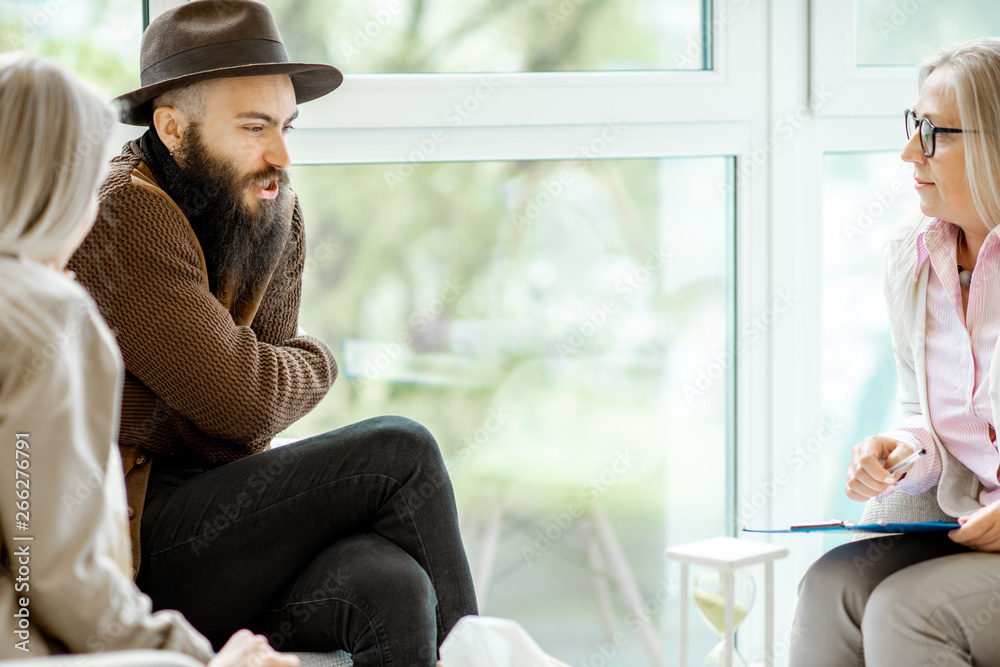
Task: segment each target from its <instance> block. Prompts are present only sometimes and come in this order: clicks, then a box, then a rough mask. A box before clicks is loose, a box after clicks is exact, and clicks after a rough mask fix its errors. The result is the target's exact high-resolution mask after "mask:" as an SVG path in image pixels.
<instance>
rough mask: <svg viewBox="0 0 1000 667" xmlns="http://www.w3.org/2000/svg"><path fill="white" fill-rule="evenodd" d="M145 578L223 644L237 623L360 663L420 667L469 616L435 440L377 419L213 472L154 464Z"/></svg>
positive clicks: (165, 603) (278, 641) (472, 602)
mask: <svg viewBox="0 0 1000 667" xmlns="http://www.w3.org/2000/svg"><path fill="white" fill-rule="evenodd" d="M141 539H142V563H141V566H140V568H139V577H138V584H139V587H140V588H141V589H142V590H143V591H144V592H146V593H147V594H148V595H149V596H150V597H151V598H152V600H153V605H154V608H156V609H177V610H180V611H181V612H182V613H183V614H184V615H185V616H186V617H187V618H188V619H189V620H190V621H191V623H192V624H193V625H194V626H195V627H196V628H198V629H199V630H200V631H201V632H202V633H204V634H205V636H207V637H208V638H209V640H211V642H212V644H213V645H214V646H215V648H216V650H218V648H219V647H221V646H222V644H223V643H225V641H226V640H227V639H228V638H229V636H230V635H231V634H232V633H233V632H235V631H236V630H238V629H240V628H244V627H247V628H250V629H251V630H254V631H255V632H259V633H261V634H265V635H267V636H268V638H269V640H270V641H271V644H272V645H273V646H274V647H275V648H276V649H278V650H281V651H334V650H337V649H342V650H345V651H347V652H348V653H350V654H352V659H353V661H354V664H355V665H356V666H357V667H367V666H369V665H371V666H374V665H379V666H381V667H389V666H392V667H397V666H399V667H402V666H406V667H410V666H411V665H412V666H416V667H427V666H429V665H433V664H434V662H435V661H436V659H437V647H438V646H440V644H441V642H442V641H443V639H444V637H445V635H446V634H447V633H448V631H449V630H450V629H451V628H452V626H453V625H454V624H455V623H456V622H457V621H458V619H459V618H461V617H462V616H465V615H467V614H475V613H476V599H475V593H474V590H473V585H472V575H471V573H470V571H469V564H468V560H467V558H466V555H465V551H464V549H463V546H462V541H461V537H460V535H459V531H458V519H457V513H456V509H455V497H454V493H453V491H452V487H451V482H450V480H449V479H448V474H447V471H446V469H445V465H444V461H443V459H442V458H441V453H440V451H439V449H438V446H437V443H436V442H435V440H434V438H433V436H431V434H430V433H429V432H428V431H427V429H425V428H424V427H422V426H420V425H419V424H417V423H416V422H413V421H411V420H409V419H405V418H402V417H380V418H376V419H369V420H366V421H363V422H359V423H357V424H353V425H351V426H347V427H344V428H341V429H337V430H335V431H331V432H329V433H324V434H322V435H318V436H315V437H312V438H309V439H307V440H302V441H299V442H295V443H292V444H289V445H286V446H284V447H279V448H277V449H274V450H269V451H266V452H262V453H260V454H255V455H253V456H249V457H247V458H245V459H241V460H239V461H235V462H233V463H227V464H225V465H222V466H219V467H216V468H213V469H210V470H206V469H204V468H199V467H197V465H190V464H188V465H185V464H184V463H182V462H179V460H178V459H175V458H174V457H159V458H155V459H154V460H153V470H152V472H151V479H150V485H149V491H148V493H147V496H146V503H145V505H144V510H143V517H142V530H141Z"/></svg>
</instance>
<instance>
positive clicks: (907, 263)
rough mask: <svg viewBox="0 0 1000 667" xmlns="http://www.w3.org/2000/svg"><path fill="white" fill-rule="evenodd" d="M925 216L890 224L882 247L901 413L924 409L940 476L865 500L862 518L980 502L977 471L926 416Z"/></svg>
mask: <svg viewBox="0 0 1000 667" xmlns="http://www.w3.org/2000/svg"><path fill="white" fill-rule="evenodd" d="M928 222H930V220H929V219H928V218H927V217H925V216H923V215H920V214H913V215H910V216H908V217H906V218H904V219H903V220H902V221H900V223H899V224H898V225H896V227H895V228H894V229H893V231H892V235H891V237H890V239H889V242H888V243H887V244H886V247H885V256H884V259H885V267H884V287H885V300H886V306H887V307H888V310H889V325H890V331H891V334H892V349H893V352H894V353H895V356H896V372H897V374H898V375H899V401H900V404H901V405H902V408H903V413H904V414H906V415H911V414H920V415H924V427H925V428H926V429H927V431H928V433H930V434H931V437H932V438H933V439H934V445H935V446H936V447H937V448H938V452H939V453H940V454H941V479H940V480H939V482H938V485H937V487H935V488H934V489H931V490H929V491H927V492H925V493H923V494H921V495H919V496H909V495H908V494H905V493H899V492H896V493H892V494H890V495H889V496H888V497H887V498H885V499H884V500H881V501H877V500H870V501H868V505H867V506H866V507H865V513H864V517H863V518H862V521H863V522H868V521H869V520H872V521H879V520H881V521H924V520H935V519H942V518H950V517H957V516H961V515H963V514H970V513H972V512H975V511H976V510H978V509H979V508H980V507H982V505H981V504H980V503H979V494H980V492H981V491H982V484H981V483H980V482H979V479H978V478H977V477H976V475H975V473H973V472H972V471H971V470H969V469H968V468H967V467H966V466H964V465H963V464H962V463H961V462H960V461H959V460H958V459H956V458H955V457H954V456H952V454H951V453H950V452H949V451H948V450H947V449H945V447H944V445H942V444H941V441H940V439H938V437H937V434H936V433H935V432H934V428H933V427H932V426H931V420H930V416H929V410H928V400H927V358H926V353H925V338H926V333H927V280H928V277H929V275H930V262H925V263H924V266H923V268H922V270H921V271H920V275H919V277H917V278H916V279H914V276H913V274H914V271H916V268H917V236H919V235H920V232H921V231H923V229H924V228H925V227H926V226H927V224H928ZM998 353H1000V345H998V346H997V347H996V348H995V349H994V351H993V357H992V359H991V360H990V405H991V406H992V408H993V414H994V415H1000V359H998V356H997V355H998ZM935 501H936V502H935Z"/></svg>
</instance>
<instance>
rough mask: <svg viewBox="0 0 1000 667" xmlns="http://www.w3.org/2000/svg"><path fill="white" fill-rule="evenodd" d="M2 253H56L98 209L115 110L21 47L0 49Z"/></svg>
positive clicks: (72, 78) (78, 83) (47, 254)
mask: <svg viewBox="0 0 1000 667" xmlns="http://www.w3.org/2000/svg"><path fill="white" fill-rule="evenodd" d="M0 117H2V118H3V122H2V123H0V156H2V159H0V252H2V253H7V254H14V255H28V256H32V257H36V258H45V257H50V256H52V255H54V254H56V253H58V252H59V250H60V249H61V248H62V247H63V246H64V245H65V243H66V238H67V236H68V235H69V234H71V233H72V232H73V231H75V230H76V229H78V228H79V225H80V223H81V221H82V220H83V218H84V216H85V215H87V214H88V212H89V211H90V209H91V207H92V206H93V202H94V197H95V196H96V193H97V188H98V186H99V185H100V182H101V181H102V180H103V179H104V175H105V173H106V168H107V167H106V161H105V158H104V148H105V144H106V143H107V139H108V137H109V135H110V133H111V131H112V128H113V127H114V113H113V112H112V110H111V107H110V105H109V104H107V103H106V102H104V101H103V100H102V99H101V98H100V96H99V95H98V94H97V93H96V92H94V90H92V89H91V88H90V87H89V86H88V85H87V84H85V83H83V82H82V81H80V80H79V79H78V78H76V77H75V76H73V75H72V74H70V73H69V72H67V71H66V70H64V69H62V68H61V67H59V66H58V65H55V64H53V63H51V62H48V61H46V60H43V59H41V58H38V57H35V56H32V55H29V54H27V53H23V52H17V51H14V52H10V53H4V54H0Z"/></svg>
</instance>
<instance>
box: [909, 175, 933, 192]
mask: <svg viewBox="0 0 1000 667" xmlns="http://www.w3.org/2000/svg"><path fill="white" fill-rule="evenodd" d="M913 180H915V181H916V182H917V184H916V185H915V186H914V187H916V188H917V190H922V189H923V188H929V187H930V186H932V185H934V184H933V183H930V182H928V181H921V180H920V179H919V178H915V179H913Z"/></svg>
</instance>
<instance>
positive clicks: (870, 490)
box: [844, 435, 913, 500]
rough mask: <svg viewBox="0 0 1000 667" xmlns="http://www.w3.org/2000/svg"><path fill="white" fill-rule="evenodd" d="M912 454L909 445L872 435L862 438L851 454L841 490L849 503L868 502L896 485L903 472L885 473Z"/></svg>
mask: <svg viewBox="0 0 1000 667" xmlns="http://www.w3.org/2000/svg"><path fill="white" fill-rule="evenodd" d="M911 454H913V448H912V447H910V446H909V445H907V444H905V443H902V442H900V441H899V440H893V439H892V438H883V437H882V436H879V435H875V436H871V437H870V438H865V439H864V440H862V441H861V442H859V443H858V444H856V445H854V449H853V450H851V463H850V465H848V466H847V484H846V485H845V487H844V490H845V491H846V492H847V497H848V498H850V499H851V500H868V499H869V498H872V497H874V496H877V495H878V494H880V493H882V492H883V491H885V490H886V489H888V488H890V487H891V486H892V485H893V484H895V483H896V482H898V481H899V480H900V478H902V477H903V475H905V474H906V472H905V471H904V472H898V473H896V474H895V475H890V474H889V471H888V469H889V468H891V467H892V466H894V465H896V464H897V463H899V462H900V461H902V460H903V459H905V458H906V457H907V456H910V455H911Z"/></svg>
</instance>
